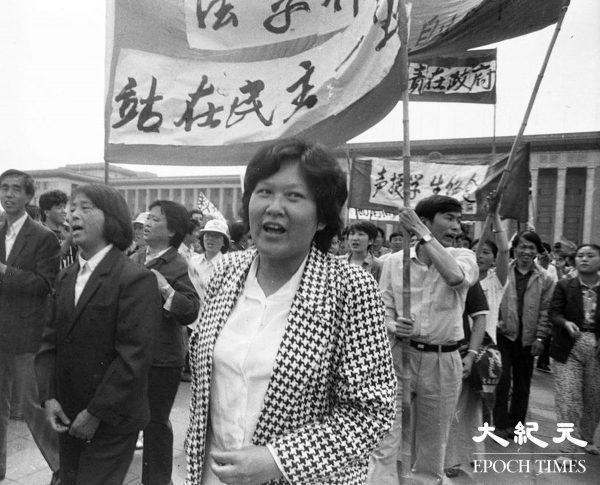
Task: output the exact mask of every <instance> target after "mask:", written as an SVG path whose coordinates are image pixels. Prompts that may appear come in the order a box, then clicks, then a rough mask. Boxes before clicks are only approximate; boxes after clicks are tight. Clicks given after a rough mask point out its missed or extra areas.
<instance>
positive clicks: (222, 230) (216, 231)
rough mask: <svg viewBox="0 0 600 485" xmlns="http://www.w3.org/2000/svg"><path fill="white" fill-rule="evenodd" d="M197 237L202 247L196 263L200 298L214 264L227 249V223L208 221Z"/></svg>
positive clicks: (217, 220) (228, 241) (218, 220)
mask: <svg viewBox="0 0 600 485" xmlns="http://www.w3.org/2000/svg"><path fill="white" fill-rule="evenodd" d="M198 239H199V241H200V246H201V247H202V249H203V253H202V254H201V255H200V258H199V260H198V265H197V271H198V274H199V279H200V285H201V293H199V295H200V297H201V298H202V297H203V296H204V294H205V292H206V287H207V285H208V282H209V280H210V277H211V276H212V274H213V272H214V270H215V267H216V265H217V264H218V262H219V260H220V259H221V257H222V256H223V254H224V253H226V252H227V250H228V249H229V244H230V240H229V228H228V227H227V223H226V222H225V221H224V220H221V219H212V220H210V221H208V222H207V223H206V225H205V226H204V228H203V229H202V230H201V231H200V233H199V235H198Z"/></svg>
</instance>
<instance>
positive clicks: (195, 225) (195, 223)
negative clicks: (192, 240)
mask: <svg viewBox="0 0 600 485" xmlns="http://www.w3.org/2000/svg"><path fill="white" fill-rule="evenodd" d="M196 229H200V221H199V220H197V219H190V220H189V221H188V228H187V232H186V234H187V235H191V234H193V233H194V231H195V230H196Z"/></svg>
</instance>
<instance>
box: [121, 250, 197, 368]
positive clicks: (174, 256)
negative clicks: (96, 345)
mask: <svg viewBox="0 0 600 485" xmlns="http://www.w3.org/2000/svg"><path fill="white" fill-rule="evenodd" d="M131 258H132V260H133V261H136V262H138V263H140V264H144V265H145V266H146V267H147V268H148V269H154V270H156V271H158V272H159V273H160V274H162V275H163V276H164V277H165V278H166V279H167V281H168V282H169V284H170V285H171V287H172V288H173V289H174V290H175V294H174V295H173V301H172V303H171V309H170V310H168V311H167V310H165V309H164V308H163V311H162V321H161V323H160V324H159V326H158V329H157V332H156V334H155V345H154V352H153V355H154V358H153V360H152V365H153V366H157V367H180V366H183V365H184V363H185V354H186V352H187V338H188V336H187V331H186V329H185V328H184V326H185V325H189V324H190V323H194V322H195V321H196V318H197V317H198V310H199V309H200V302H199V298H198V294H197V293H196V290H195V289H194V285H193V284H192V282H191V280H190V277H189V275H188V265H187V262H186V261H185V259H184V258H183V256H181V254H179V253H178V252H177V250H176V249H175V248H173V247H171V248H169V250H168V251H167V252H165V253H164V254H163V255H162V256H160V257H158V258H156V259H152V260H150V261H149V262H148V263H146V261H145V260H146V248H143V249H142V250H141V251H139V252H138V253H136V254H134V255H133V256H132V257H131ZM164 303H165V302H164V301H163V305H164Z"/></svg>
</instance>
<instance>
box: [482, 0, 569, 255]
mask: <svg viewBox="0 0 600 485" xmlns="http://www.w3.org/2000/svg"><path fill="white" fill-rule="evenodd" d="M569 3H570V0H564V2H563V6H562V7H561V9H560V13H559V15H558V20H557V21H556V26H555V28H554V33H553V34H552V39H550V44H549V45H548V49H547V50H546V55H545V56H544V62H543V63H542V67H541V68H540V72H539V74H538V77H537V79H536V81H535V85H534V86H533V91H532V92H531V96H530V97H529V103H528V104H527V109H526V110H525V114H524V115H523V121H522V122H521V126H520V128H519V132H518V133H517V136H516V137H515V139H514V141H513V144H512V146H511V148H510V154H509V156H508V161H507V162H506V168H505V169H504V172H502V177H500V182H498V187H497V188H496V196H497V197H498V200H499V201H501V198H502V194H503V192H504V189H505V188H506V185H507V184H508V178H509V177H510V173H511V172H512V170H513V169H514V165H515V160H516V156H515V155H516V153H517V147H518V146H519V144H520V143H521V139H522V138H523V133H524V132H525V127H526V126H527V122H528V121H529V115H530V114H531V110H532V109H533V105H534V103H535V98H536V97H537V94H538V91H539V89H540V85H541V84H542V79H543V77H544V74H545V72H546V67H547V66H548V61H549V60H550V55H551V54H552V50H553V49H554V44H555V43H556V39H557V38H558V33H559V32H560V29H561V26H562V23H563V20H564V18H565V14H566V13H567V9H568V8H569ZM497 207H500V202H499V203H498V205H497ZM496 210H497V209H496ZM492 219H493V214H491V213H490V214H488V215H487V217H486V219H485V224H484V225H483V230H482V231H481V240H482V241H484V240H485V238H486V237H487V234H488V232H489V230H490V227H491V225H492ZM482 249H483V244H480V245H479V246H478V247H477V256H479V254H480V252H481V250H482Z"/></svg>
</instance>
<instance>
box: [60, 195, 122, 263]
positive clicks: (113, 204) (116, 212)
mask: <svg viewBox="0 0 600 485" xmlns="http://www.w3.org/2000/svg"><path fill="white" fill-rule="evenodd" d="M79 193H81V194H83V195H85V196H86V197H87V198H88V199H90V200H91V201H92V204H94V205H95V206H96V207H97V208H98V209H100V210H101V211H102V212H103V213H104V230H103V236H104V240H105V241H106V242H107V243H110V244H113V245H114V246H115V247H117V248H119V249H120V250H121V251H125V250H126V249H127V248H128V247H129V246H131V243H132V242H133V227H132V224H131V216H130V215H129V207H127V202H125V199H124V198H123V196H122V195H121V194H120V193H119V192H118V191H117V190H115V189H113V188H112V187H109V186H108V185H100V184H90V185H82V186H80V187H77V188H75V189H74V190H73V193H72V195H71V197H73V198H74V197H75V196H76V195H77V194H79Z"/></svg>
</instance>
